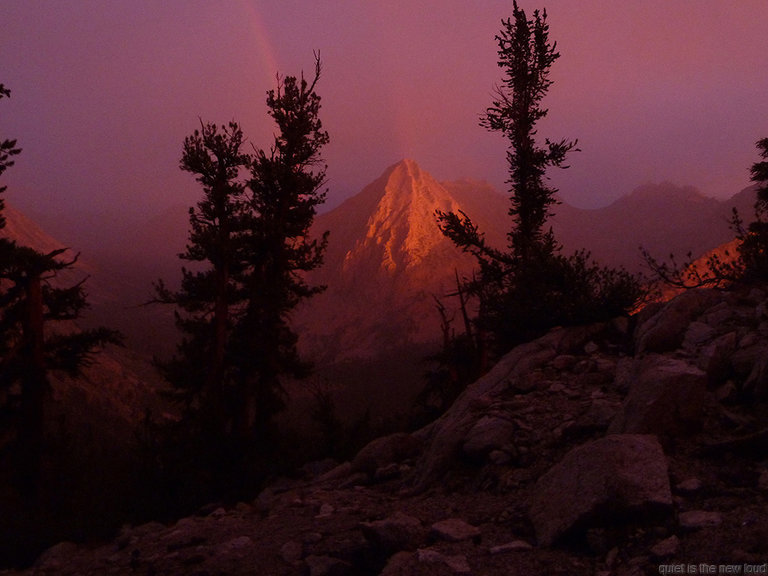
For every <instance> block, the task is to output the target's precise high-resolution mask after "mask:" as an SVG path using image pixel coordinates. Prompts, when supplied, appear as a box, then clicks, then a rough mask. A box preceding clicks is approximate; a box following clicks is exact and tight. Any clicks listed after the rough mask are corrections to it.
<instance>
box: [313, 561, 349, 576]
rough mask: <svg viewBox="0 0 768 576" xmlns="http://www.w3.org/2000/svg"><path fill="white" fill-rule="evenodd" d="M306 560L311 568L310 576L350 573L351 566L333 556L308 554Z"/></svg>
mask: <svg viewBox="0 0 768 576" xmlns="http://www.w3.org/2000/svg"><path fill="white" fill-rule="evenodd" d="M304 562H305V563H306V564H307V568H309V576H330V575H332V574H333V575H335V574H348V573H349V570H350V569H351V566H350V565H349V564H348V563H347V562H344V561H343V560H339V559H338V558H334V557H332V556H307V557H306V558H305V559H304Z"/></svg>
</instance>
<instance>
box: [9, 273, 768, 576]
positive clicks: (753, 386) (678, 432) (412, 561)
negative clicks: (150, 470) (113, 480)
mask: <svg viewBox="0 0 768 576" xmlns="http://www.w3.org/2000/svg"><path fill="white" fill-rule="evenodd" d="M766 399H768V293H767V292H766V290H765V289H759V288H750V289H740V290H734V291H729V292H722V291H715V290H694V291H689V292H687V293H684V294H682V295H680V296H679V297H677V298H676V299H674V300H672V301H671V302H668V303H666V304H658V305H653V306H651V307H649V308H647V309H646V310H644V311H643V312H642V313H641V314H640V315H639V317H637V318H635V319H633V320H632V321H627V320H618V321H615V322H612V323H606V324H600V325H595V326H590V327H584V328H572V329H557V330H554V331H552V332H550V333H549V334H547V335H546V336H544V337H542V338H540V339H539V340H536V341H534V342H531V343H529V344H525V345H523V346H520V347H518V348H516V349H514V350H513V351H511V352H510V353H509V354H507V355H506V356H505V357H504V358H503V359H502V360H501V361H500V362H499V363H498V364H497V365H496V366H495V367H494V368H493V370H491V372H489V373H488V374H487V375H486V376H484V377H483V378H481V379H480V380H478V381H477V382H476V383H474V384H473V385H472V386H470V387H469V388H468V389H467V390H466V391H465V393H464V394H463V395H462V396H460V397H459V399H458V400H457V401H456V402H455V404H454V405H453V407H452V408H451V409H450V410H449V411H448V412H447V413H446V414H445V415H443V416H442V417H441V418H440V419H438V420H437V421H436V422H434V423H432V424H431V425H429V426H427V427H425V428H424V429H422V430H419V431H417V432H415V433H413V434H396V435H392V436H387V437H384V438H380V439H378V440H375V441H374V442H372V443H371V444H369V445H368V446H367V447H365V448H364V449H363V450H362V451H361V452H360V453H359V454H358V455H357V456H356V458H355V459H354V460H353V461H352V462H345V463H342V464H335V463H329V462H320V463H314V464H313V465H308V466H307V467H305V473H306V475H305V477H303V478H301V479H291V480H282V481H279V482H276V483H273V484H272V485H270V486H269V487H268V488H267V489H266V490H264V491H263V492H262V493H261V494H260V495H259V496H258V498H256V499H255V500H254V501H252V502H241V503H239V504H238V505H237V506H234V507H230V508H224V507H218V506H216V505H212V506H210V507H209V508H207V509H205V510H202V511H201V512H200V513H199V514H198V515H196V516H193V517H189V518H183V519H181V520H179V521H178V522H176V523H175V524H173V525H164V524H160V523H149V524H145V525H142V526H125V527H124V528H123V529H122V531H121V532H120V534H119V535H118V536H117V537H116V538H115V540H114V541H113V542H109V543H102V544H98V545H92V546H86V545H75V544H72V543H66V542H65V543H60V544H58V545H56V546H54V547H53V548H51V549H49V550H48V551H47V552H45V553H44V554H43V555H42V556H41V557H40V558H39V559H38V561H37V562H36V564H35V565H34V567H33V568H31V569H29V570H27V571H25V572H9V571H8V572H0V574H3V575H8V576H10V575H11V574H35V575H46V574H51V575H53V574H56V575H75V574H82V575H86V574H94V575H95V574H99V575H102V574H131V575H135V574H139V575H161V574H188V575H198V576H203V575H209V576H214V575H240V574H264V575H293V574H297V575H298V574H301V575H307V574H308V575H311V576H321V575H352V574H373V575H375V574H381V575H386V576H396V575H398V576H399V575H401V576H406V575H422V574H424V575H426V574H477V575H499V576H501V575H504V576H509V575H514V574H521V575H522V574H568V575H587V574H602V575H604V576H608V575H616V576H629V575H639V574H659V573H666V574H674V573H678V574H704V573H710V574H715V573H758V574H759V573H766V572H768V564H766V562H768V505H767V504H766V498H768V416H767V414H768V412H766V408H767V406H766ZM721 566H722V568H721Z"/></svg>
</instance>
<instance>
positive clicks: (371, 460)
mask: <svg viewBox="0 0 768 576" xmlns="http://www.w3.org/2000/svg"><path fill="white" fill-rule="evenodd" d="M420 452H421V442H420V441H419V440H418V439H417V438H416V437H415V436H413V435H411V434H407V433H404V432H400V433H396V434H390V435H389V436H383V437H381V438H377V439H375V440H373V441H372V442H369V443H368V444H367V445H366V446H365V447H364V448H363V449H362V450H360V452H358V453H357V456H355V458H354V460H352V470H353V471H354V472H365V473H366V474H370V475H371V476H372V475H373V474H375V473H376V470H378V469H379V468H383V467H385V466H387V465H389V464H392V463H393V462H395V463H397V462H402V461H403V460H406V459H408V458H414V457H415V456H417V455H418V454H419V453H420Z"/></svg>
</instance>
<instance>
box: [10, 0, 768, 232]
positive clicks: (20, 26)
mask: <svg viewBox="0 0 768 576" xmlns="http://www.w3.org/2000/svg"><path fill="white" fill-rule="evenodd" d="M521 5H522V7H524V8H525V9H526V10H532V9H534V8H539V7H541V6H540V4H539V3H535V2H529V1H527V0H526V1H523V2H521ZM544 7H545V8H546V9H547V11H548V15H549V21H550V25H551V34H552V37H553V38H554V39H556V40H557V43H558V49H559V50H560V52H561V54H562V57H561V58H560V60H559V61H558V62H557V64H556V66H555V68H554V71H553V79H554V81H555V84H554V85H553V87H552V89H551V91H550V94H549V96H548V97H547V99H546V101H545V105H546V106H547V107H548V108H549V109H550V114H549V117H548V118H547V119H546V121H545V122H543V123H542V127H541V130H540V136H541V137H551V138H554V139H558V138H578V139H579V147H580V148H581V150H582V152H581V153H579V154H576V155H574V156H573V157H572V159H571V169H570V170H567V171H564V172H560V173H557V174H554V175H553V178H554V182H555V183H556V185H557V186H558V187H559V188H560V189H561V192H562V194H563V196H564V197H565V198H566V200H568V201H569V202H571V203H573V204H575V205H578V206H584V207H592V206H598V205H604V204H606V203H607V202H609V201H611V200H613V199H615V198H617V197H618V196H621V195H624V194H627V193H629V192H630V191H631V190H632V189H633V188H635V187H636V186H638V185H641V184H643V183H645V182H660V181H664V180H669V181H672V182H673V183H676V184H680V185H693V186H696V187H698V188H699V189H700V190H701V191H702V192H703V193H704V194H706V195H710V196H716V197H721V198H722V197H727V196H730V195H731V194H733V193H735V192H737V191H738V190H739V189H741V188H742V187H744V186H746V185H747V184H748V174H747V172H746V169H745V167H746V166H748V164H749V162H750V160H751V158H752V156H753V149H754V142H755V141H756V140H757V139H758V138H759V137H760V136H761V135H762V134H763V133H764V132H765V128H766V118H768V77H766V75H765V74H764V71H765V70H766V69H768V55H766V52H765V50H764V49H763V43H764V42H763V39H764V31H763V29H762V26H763V25H764V23H765V21H766V17H768V6H767V5H766V4H765V2H763V1H762V0H752V1H744V2H739V3H735V4H732V3H723V2H717V1H714V0H710V1H705V2H692V1H676V2H662V1H653V2H644V3H643V4H642V5H639V4H637V5H635V4H623V3H622V4H619V3H615V2H608V1H598V0H590V1H587V2H578V3H574V2H565V1H563V0H552V1H550V2H547V3H545V4H544ZM510 10H511V7H510V6H509V3H508V2H501V1H492V2H483V3H482V6H478V5H476V4H474V3H472V4H470V3H466V2H459V1H451V2H436V1H424V2H416V3H413V2H401V1H389V2H380V3H377V4H375V5H373V4H370V3H365V4H362V3H352V2H328V3H313V2H305V1H298V0H296V1H292V2H281V3H270V2H260V1H257V0H238V1H233V2H228V3H222V4H213V3H209V2H203V1H196V2H164V3H154V2H138V3H133V2H132V3H103V2H95V1H93V2H91V1H87V2H86V1H80V0H78V1H70V2H56V3H48V2H34V1H32V2H26V1H25V2H21V1H13V2H10V3H7V5H5V6H4V8H3V12H4V14H3V34H2V38H0V53H2V60H3V70H4V72H3V78H2V81H3V82H4V83H5V84H6V86H8V87H9V88H11V90H12V92H13V97H12V98H11V99H10V100H9V102H8V104H7V105H6V107H5V109H4V110H3V114H2V117H0V129H2V132H3V134H7V135H11V136H13V137H16V138H18V140H19V144H20V145H21V146H22V147H23V149H24V154H23V156H22V157H21V158H20V160H19V161H18V164H17V167H16V169H15V170H14V171H13V172H12V173H9V177H8V180H9V184H10V188H9V193H8V198H9V200H10V201H11V202H13V203H15V204H17V205H19V206H20V207H21V208H23V209H25V210H27V211H28V212H30V213H34V214H40V213H46V212H51V211H53V212H58V213H59V214H61V215H62V216H67V215H72V216H73V217H74V215H77V217H78V218H80V219H81V221H82V222H83V223H87V222H88V221H89V220H90V219H91V218H92V217H93V218H95V216H96V213H101V214H105V213H106V214H114V213H122V214H125V215H126V216H127V217H137V218H138V217H140V216H141V217H144V216H147V215H151V214H154V213H157V212H159V211H161V210H162V209H163V208H165V207H168V206H171V205H175V204H178V203H182V204H189V203H191V202H192V201H193V200H194V198H195V194H196V190H195V186H194V183H193V182H192V181H191V179H190V178H188V177H187V176H185V175H184V174H182V173H181V172H180V171H179V170H178V159H179V154H180V147H181V142H182V140H183V138H184V136H185V135H186V134H188V133H189V132H191V131H192V130H193V129H194V128H195V127H196V126H197V125H198V118H202V119H203V120H206V121H215V122H218V123H222V122H226V121H228V120H230V119H233V118H234V119H237V120H238V121H240V122H241V123H242V124H243V126H244V129H245V132H246V134H247V135H248V137H249V138H250V139H251V141H253V142H254V144H256V145H257V146H264V145H266V144H267V143H268V142H269V138H270V134H271V132H272V130H273V128H272V126H271V125H270V123H269V119H268V118H267V117H266V114H265V106H264V94H265V92H266V91H267V90H268V89H270V88H271V87H272V85H273V84H274V80H275V75H276V74H277V73H280V74H298V73H300V71H301V70H302V69H307V68H309V67H310V66H311V63H312V51H313V50H320V52H321V55H322V58H323V63H324V72H323V78H322V80H321V85H320V87H319V91H320V93H321V95H322V97H323V112H322V117H323V122H324V124H325V126H326V128H327V129H328V130H329V132H330V135H331V143H330V145H329V146H328V148H327V150H326V153H325V158H326V161H327V163H328V166H329V168H328V173H329V176H330V201H331V203H332V204H336V203H337V202H338V201H339V200H340V199H342V198H344V197H347V196H350V195H352V194H354V193H356V192H358V191H359V190H360V189H361V188H362V187H363V186H364V185H365V184H366V183H368V182H369V181H370V180H371V179H372V178H374V177H375V176H376V175H377V174H379V173H380V172H381V171H382V170H383V169H384V168H385V167H386V166H388V165H390V164H391V163H393V162H396V161H398V160H400V159H401V158H404V157H407V158H413V159H414V160H416V161H418V162H419V163H420V164H421V165H422V166H424V168H425V169H427V170H429V171H430V172H431V173H433V174H434V175H435V176H436V177H437V178H441V179H455V178H460V177H470V178H477V179H487V180H488V181H490V182H491V183H492V184H494V185H495V186H496V187H497V188H499V189H503V187H504V180H505V172H506V167H505V162H504V150H503V143H502V142H500V141H499V140H498V138H497V137H496V136H494V135H490V134H488V133H487V132H485V131H484V130H483V129H482V128H480V127H479V126H478V123H477V121H478V117H479V115H480V114H481V113H482V112H483V110H484V109H485V107H486V106H487V105H488V104H489V103H490V99H491V92H492V90H493V86H494V84H495V83H496V82H498V80H499V78H500V76H499V71H498V69H497V67H496V63H495V59H496V54H495V43H494V39H493V37H494V34H495V33H496V31H497V29H498V24H499V21H500V19H501V18H503V17H506V16H508V15H509V12H510ZM92 213H93V214H92Z"/></svg>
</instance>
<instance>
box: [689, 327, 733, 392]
mask: <svg viewBox="0 0 768 576" xmlns="http://www.w3.org/2000/svg"><path fill="white" fill-rule="evenodd" d="M736 340H737V335H736V332H728V333H727V334H723V335H722V336H719V337H718V338H716V339H715V340H713V341H712V342H710V343H708V344H707V345H706V346H704V347H703V348H701V350H700V351H699V353H698V356H697V359H696V366H698V367H699V368H701V369H702V370H704V372H706V374H707V379H708V380H709V383H710V385H712V386H716V385H717V384H718V383H720V382H722V381H723V380H724V379H725V378H727V377H728V375H729V373H730V371H731V354H733V351H734V350H735V349H736Z"/></svg>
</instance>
